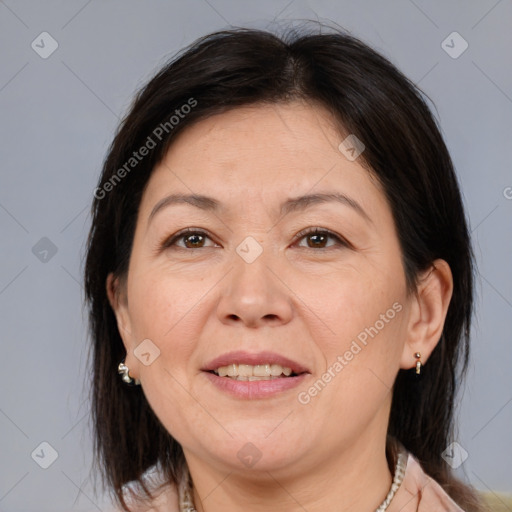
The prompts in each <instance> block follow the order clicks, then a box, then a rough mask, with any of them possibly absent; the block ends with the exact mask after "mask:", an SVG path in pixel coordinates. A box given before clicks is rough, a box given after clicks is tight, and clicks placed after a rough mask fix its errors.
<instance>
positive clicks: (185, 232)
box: [159, 227, 352, 251]
mask: <svg viewBox="0 0 512 512" xmlns="http://www.w3.org/2000/svg"><path fill="white" fill-rule="evenodd" d="M191 235H202V236H206V237H208V238H210V240H211V237H210V235H209V234H208V233H207V232H206V231H204V230H202V229H195V228H186V229H182V230H181V231H179V232H178V233H176V234H175V235H172V236H171V237H169V238H166V239H164V240H163V241H162V242H161V243H160V244H159V247H160V248H161V249H168V248H170V247H172V246H175V247H176V248H177V249H182V250H185V251H190V250H193V249H191V248H188V247H179V246H176V242H177V241H178V240H180V239H183V238H185V237H186V236H191ZM307 235H327V236H329V237H331V238H334V239H335V240H336V242H337V245H338V246H341V247H352V246H351V244H350V243H349V242H347V241H346V240H345V239H344V238H343V237H341V236H340V235H337V234H336V233H334V232H332V231H330V230H328V229H325V228H319V227H314V228H306V229H303V230H302V231H300V232H299V233H297V234H296V235H295V237H294V243H295V242H297V241H300V240H301V239H302V238H305V237H306V236H307ZM206 248H207V247H197V249H206ZM304 248H305V249H311V250H313V251H317V250H318V249H316V248H314V247H304ZM335 248H336V247H334V246H330V247H320V248H319V249H324V250H330V249H335Z"/></svg>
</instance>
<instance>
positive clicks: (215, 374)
mask: <svg viewBox="0 0 512 512" xmlns="http://www.w3.org/2000/svg"><path fill="white" fill-rule="evenodd" d="M202 371H203V372H204V373H203V374H204V375H205V376H206V377H208V380H209V381H210V383H212V384H213V385H214V386H215V387H216V388H217V389H219V390H220V391H222V392H226V393H228V394H230V395H232V396H235V397H237V398H242V399H247V398H251V399H256V398H266V397H271V396H274V395H276V394H280V393H282V392H285V391H287V390H291V389H292V388H295V387H296V386H298V385H299V384H300V383H301V382H303V380H304V379H305V378H306V377H307V376H308V375H310V374H311V372H310V371H309V369H308V368H306V367H305V366H304V365H301V364H300V363H298V362H296V361H294V360H292V359H289V358H287V357H284V356H281V355H280V354H276V353H274V352H268V351H267V352H258V353H254V354H251V353H249V352H244V351H236V352H229V353H227V354H224V355H222V356H219V357H217V358H215V359H213V360H212V361H210V362H209V363H207V364H206V365H205V367H204V368H202Z"/></svg>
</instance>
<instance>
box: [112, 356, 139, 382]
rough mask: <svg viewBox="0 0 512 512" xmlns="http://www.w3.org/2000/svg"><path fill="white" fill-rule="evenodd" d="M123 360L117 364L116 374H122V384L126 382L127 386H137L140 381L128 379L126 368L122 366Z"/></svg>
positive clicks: (128, 374)
mask: <svg viewBox="0 0 512 512" xmlns="http://www.w3.org/2000/svg"><path fill="white" fill-rule="evenodd" d="M124 361H125V360H124V359H123V360H122V361H121V362H120V363H119V366H118V367H117V373H119V374H122V377H121V378H122V379H123V382H126V384H128V385H129V386H139V385H140V380H139V379H133V378H132V377H130V373H129V369H128V366H126V365H125V364H124Z"/></svg>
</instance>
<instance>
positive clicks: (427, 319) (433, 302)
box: [400, 259, 453, 369]
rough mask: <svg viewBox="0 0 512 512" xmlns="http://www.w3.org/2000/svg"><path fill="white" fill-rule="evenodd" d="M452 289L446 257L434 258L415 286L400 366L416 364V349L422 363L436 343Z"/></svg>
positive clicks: (410, 366) (406, 367) (441, 329)
mask: <svg viewBox="0 0 512 512" xmlns="http://www.w3.org/2000/svg"><path fill="white" fill-rule="evenodd" d="M452 293H453V277H452V272H451V269H450V266H449V265H448V263H446V261H444V260H441V259H437V260H435V261H434V262H433V264H432V267H431V268H430V269H428V270H427V271H426V272H424V273H423V274H422V275H421V276H420V278H419V280H418V289H417V293H416V294H415V296H414V298H413V300H412V303H411V309H410V315H409V323H408V326H407V340H406V343H405V345H404V350H403V353H402V358H401V360H400V368H402V369H409V368H413V367H414V366H415V365H416V361H417V359H416V358H415V357H414V354H415V353H416V352H419V353H420V354H421V357H420V361H421V363H422V364H425V363H426V361H427V360H428V358H429V357H430V354H431V353H432V351H433V350H434V348H435V347H436V345H437V344H438V343H439V340H440V338H441V334H442V332H443V327H444V321H445V319H446V313H447V312H448V306H449V305H450V300H451V298H452Z"/></svg>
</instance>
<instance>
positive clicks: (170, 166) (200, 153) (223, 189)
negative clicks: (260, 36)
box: [143, 101, 385, 210]
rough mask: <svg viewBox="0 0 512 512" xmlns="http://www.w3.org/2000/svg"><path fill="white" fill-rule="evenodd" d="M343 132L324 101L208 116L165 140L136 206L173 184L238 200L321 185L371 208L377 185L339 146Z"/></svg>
mask: <svg viewBox="0 0 512 512" xmlns="http://www.w3.org/2000/svg"><path fill="white" fill-rule="evenodd" d="M345 137H346V134H342V133H341V132H340V129H339V127H338V126H337V125H336V120H335V119H334V118H333V117H332V115H331V114H330V113H329V112H328V111H327V110H326V109H325V108H324V107H322V106H320V105H317V104H310V103H305V102H301V101H296V102H291V103H287V104H272V105H253V106H249V107H242V108H236V109H233V110H230V111H228V112H225V113H222V114H218V115H215V116H211V117H209V118H206V119H203V120H200V121H198V122H196V123H195V124H193V125H192V126H190V127H187V128H186V129H185V130H184V131H183V132H182V133H180V134H179V136H178V137H177V138H176V139H175V140H174V141H173V143H172V144H171V146H170V148H169V151H168V153H167V155H166V156H165V158H164V159H163V160H162V162H161V163H160V164H159V165H158V166H157V167H156V168H155V169H154V171H153V173H152V176H151V179H150V181H149V183H148V186H147V189H146V192H145V197H144V200H143V203H144V204H143V208H149V207H150V205H151V204H153V205H154V203H156V202H157V201H159V200H161V198H162V197H165V196H166V195H167V194H168V193H170V192H173V191H178V192H182V193H187V194H190V193H197V194H203V195H208V196H214V197H216V198H219V200H220V202H221V203H222V204H225V205H227V206H229V205H230V204H231V203H233V202H238V203H239V205H240V206H243V205H244V204H245V205H247V204H248V203H251V202H252V203H254V202H255V201H256V202H263V203H265V204H266V205H268V203H269V202H273V201H279V202H282V198H283V197H284V196H287V197H289V196H299V195H303V194H306V193H315V192H317V191H319V190H320V189H321V190H322V191H328V190H333V191H338V192H342V193H346V194H347V195H348V194H351V195H352V196H353V197H354V199H356V198H357V199H356V200H357V201H358V202H359V203H363V204H366V206H367V208H368V209H370V210H371V209H372V204H373V206H375V204H374V203H376V202H378V201H379V200H380V201H382V200H383V194H382V191H381V190H380V187H379V186H378V183H377V182H376V180H374V179H372V176H371V175H370V173H369V172H368V171H367V170H366V169H365V168H363V167H362V166H361V165H360V163H359V162H358V161H357V159H356V160H355V161H350V160H348V159H347V158H346V157H345V156H344V154H342V152H341V151H340V150H339V148H338V146H339V145H340V143H341V142H342V140H343V139H344V138H345ZM379 196H380V197H379ZM377 206H378V205H377ZM382 206H384V207H385V204H382Z"/></svg>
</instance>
